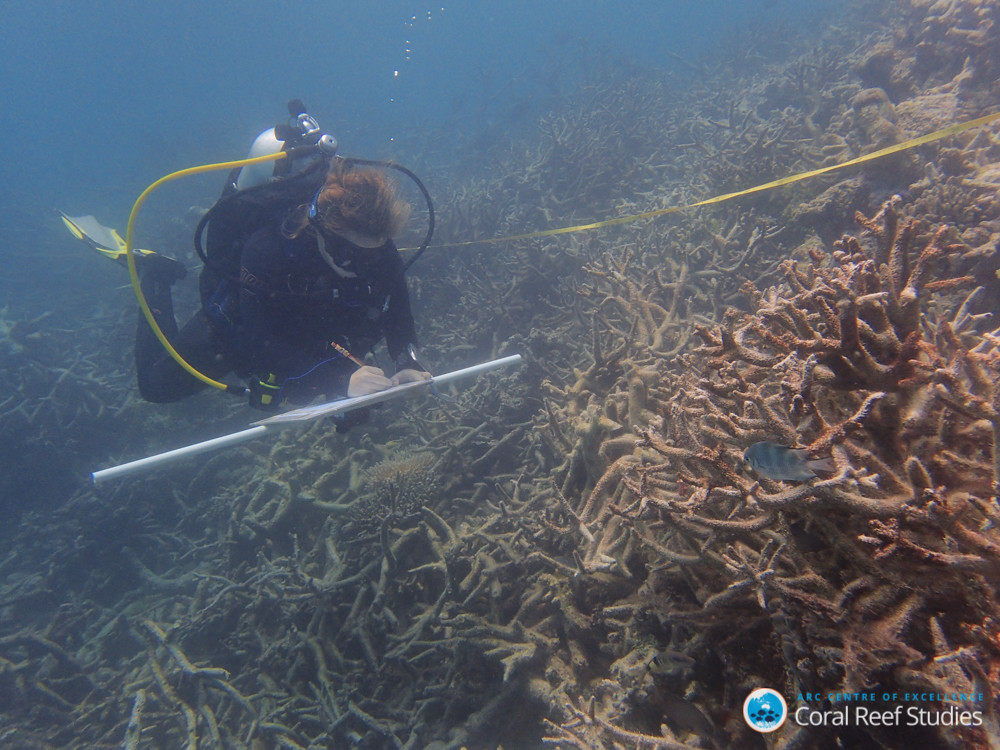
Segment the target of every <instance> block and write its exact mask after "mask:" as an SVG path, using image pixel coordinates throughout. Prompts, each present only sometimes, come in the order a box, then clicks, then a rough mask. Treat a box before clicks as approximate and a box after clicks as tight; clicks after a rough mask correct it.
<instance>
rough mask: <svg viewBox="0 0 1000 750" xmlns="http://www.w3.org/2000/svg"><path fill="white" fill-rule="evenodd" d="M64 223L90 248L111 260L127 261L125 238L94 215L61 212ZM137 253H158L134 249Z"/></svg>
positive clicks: (71, 232)
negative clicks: (72, 214)
mask: <svg viewBox="0 0 1000 750" xmlns="http://www.w3.org/2000/svg"><path fill="white" fill-rule="evenodd" d="M60 215H61V216H62V220H63V224H65V225H66V228H67V229H68V230H69V232H70V234H72V235H73V236H74V237H76V238H77V239H78V240H82V241H83V242H84V243H85V244H86V245H87V246H88V247H89V248H91V249H92V250H96V251H97V252H99V253H101V254H102V255H104V256H105V257H107V258H110V259H111V260H117V261H120V262H121V263H125V262H126V261H125V240H123V239H122V237H121V235H120V234H118V232H117V231H116V230H114V229H112V228H110V227H106V226H104V225H103V224H101V223H100V222H99V221H98V220H97V219H95V218H94V217H93V216H67V215H66V214H63V213H61V214H60ZM132 252H134V253H135V254H136V255H156V253H154V252H153V251H152V250H141V249H139V248H135V249H133V250H132Z"/></svg>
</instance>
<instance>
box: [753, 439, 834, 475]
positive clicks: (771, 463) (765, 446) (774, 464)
mask: <svg viewBox="0 0 1000 750" xmlns="http://www.w3.org/2000/svg"><path fill="white" fill-rule="evenodd" d="M743 460H744V461H746V462H747V463H748V464H750V468H752V469H753V470H754V471H756V472H757V473H758V474H760V475H761V476H762V477H767V478H768V479H778V480H786V479H788V480H795V481H805V480H807V479H812V478H813V477H815V476H816V472H817V471H834V470H835V469H836V468H837V466H836V464H834V462H833V459H832V458H820V459H811V458H809V452H808V451H806V450H803V449H802V448H788V447H786V446H784V445H778V444H777V443H772V442H771V441H770V440H764V441H763V442H760V443H754V444H753V445H751V446H750V447H749V448H747V449H746V450H745V451H743Z"/></svg>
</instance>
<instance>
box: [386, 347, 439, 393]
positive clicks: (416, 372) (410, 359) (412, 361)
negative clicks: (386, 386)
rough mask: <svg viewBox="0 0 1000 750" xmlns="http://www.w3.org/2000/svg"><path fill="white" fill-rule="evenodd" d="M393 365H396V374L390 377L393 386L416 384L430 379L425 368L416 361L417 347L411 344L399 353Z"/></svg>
mask: <svg viewBox="0 0 1000 750" xmlns="http://www.w3.org/2000/svg"><path fill="white" fill-rule="evenodd" d="M394 364H395V365H396V374H395V375H393V376H392V384H393V385H402V384H403V383H416V382H418V381H421V380H430V378H431V374H430V373H429V372H428V371H427V368H426V367H424V366H423V365H422V364H420V362H419V360H417V347H416V346H414V345H413V344H410V345H409V346H407V347H406V349H404V350H403V351H402V352H400V354H399V356H398V357H396V361H395V363H394Z"/></svg>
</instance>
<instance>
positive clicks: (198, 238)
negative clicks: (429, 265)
mask: <svg viewBox="0 0 1000 750" xmlns="http://www.w3.org/2000/svg"><path fill="white" fill-rule="evenodd" d="M334 158H337V159H341V160H343V162H344V163H345V164H348V165H354V164H356V165H358V166H363V167H384V168H387V169H395V170H396V171H397V172H402V173H403V174H404V175H406V176H407V177H409V178H410V179H411V180H412V181H413V183H414V184H415V185H416V186H417V188H419V190H420V193H421V194H422V195H423V196H424V202H425V203H426V204H427V232H426V234H424V240H423V242H421V243H420V247H419V248H417V252H415V253H414V254H413V256H412V257H411V258H410V259H409V260H407V261H406V262H405V263H404V264H403V272H404V273H405V272H406V271H407V270H409V268H410V266H412V265H413V264H414V263H415V262H416V261H417V258H419V257H420V256H421V255H423V254H424V250H426V249H427V246H428V245H430V244H431V238H432V237H433V236H434V202H433V201H432V200H431V194H430V192H428V190H427V188H426V187H425V186H424V183H423V182H421V180H420V178H419V177H417V176H416V175H415V174H414V173H413V172H411V171H410V170H409V169H407V168H406V167H404V166H402V165H400V164H396V163H395V162H391V161H379V160H377V159H355V158H353V157H349V156H348V157H343V156H337V157H334ZM311 172H312V170H311V169H309V170H307V171H306V172H303V173H302V174H299V175H295V176H294V177H289V178H287V181H288V182H291V181H294V180H297V179H299V178H304V177H306V176H311ZM266 188H271V189H273V188H274V184H273V183H269V182H265V183H263V184H262V185H255V186H254V187H251V188H246V189H245V190H240V191H237V192H233V193H230V194H229V195H226V196H224V197H222V198H220V199H219V200H218V201H216V203H215V205H214V206H212V207H211V208H210V209H208V211H206V212H205V215H204V216H202V217H201V221H199V222H198V226H197V228H196V229H195V230H194V249H195V251H196V252H197V253H198V257H199V258H201V261H202V263H204V264H205V265H206V266H208V267H209V268H211V269H212V270H214V271H215V272H216V273H220V274H223V275H225V273H226V272H225V271H224V270H223V269H221V268H219V267H218V265H217V264H216V263H214V262H213V261H211V260H210V259H209V258H208V254H207V253H206V252H205V247H204V245H203V244H202V237H203V235H204V232H205V227H207V226H208V222H209V221H211V219H212V214H213V212H214V211H215V209H216V208H218V207H219V206H220V205H222V204H224V203H227V202H228V201H230V200H233V199H235V198H237V197H243V196H245V195H248V194H252V193H254V192H260V191H263V190H264V189H266Z"/></svg>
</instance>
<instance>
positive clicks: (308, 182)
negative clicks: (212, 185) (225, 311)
mask: <svg viewBox="0 0 1000 750" xmlns="http://www.w3.org/2000/svg"><path fill="white" fill-rule="evenodd" d="M329 167H330V161H329V159H322V160H319V161H317V162H316V163H314V164H312V165H310V166H309V167H307V168H306V169H305V170H303V171H302V172H299V173H298V174H295V175H293V176H291V177H286V178H283V179H277V180H272V181H271V182H268V183H265V184H263V185H257V186H255V187H252V188H248V189H246V190H241V191H236V190H235V188H234V183H235V180H232V179H231V180H230V181H229V183H228V184H227V186H226V189H225V190H224V191H223V193H222V196H221V197H220V198H219V200H218V201H216V203H215V205H214V206H212V208H210V209H209V210H208V213H206V214H205V216H204V217H203V218H202V220H201V222H200V223H199V224H198V229H197V230H196V232H195V249H196V250H197V251H198V254H199V256H201V257H202V260H203V261H204V263H205V266H204V268H202V271H201V276H200V277H199V282H198V285H199V292H200V294H201V301H202V305H203V306H205V307H206V308H207V307H208V306H209V304H210V301H211V300H213V298H215V299H218V296H219V288H220V285H222V284H224V283H228V284H231V285H232V290H231V291H232V293H234V294H235V293H237V292H238V291H239V275H240V256H241V254H242V252H243V246H244V245H245V244H246V241H247V240H248V239H249V238H250V235H252V234H253V233H254V232H256V231H258V230H259V229H262V228H263V227H265V226H267V225H268V224H269V223H272V222H279V223H280V222H282V221H283V220H284V219H285V217H287V216H288V214H289V213H290V212H291V211H292V210H294V209H295V208H297V207H298V206H301V205H307V204H308V203H309V202H310V201H311V200H312V199H313V196H315V195H316V191H317V190H319V189H320V187H321V186H322V185H323V183H324V181H325V180H326V176H327V171H328V170H329ZM203 239H204V245H202V240H203Z"/></svg>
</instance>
